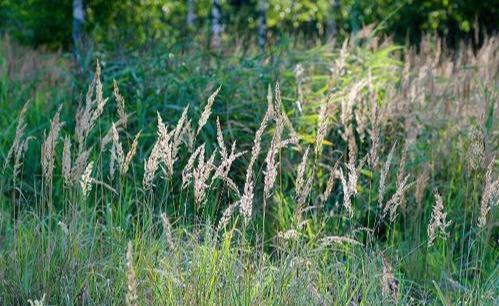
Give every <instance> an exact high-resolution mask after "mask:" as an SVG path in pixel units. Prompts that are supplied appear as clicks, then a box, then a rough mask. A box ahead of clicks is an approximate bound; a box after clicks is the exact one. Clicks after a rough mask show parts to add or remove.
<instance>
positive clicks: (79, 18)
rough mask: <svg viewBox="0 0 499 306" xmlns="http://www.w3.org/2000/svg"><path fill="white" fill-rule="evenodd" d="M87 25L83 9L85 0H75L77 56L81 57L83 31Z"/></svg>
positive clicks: (74, 36)
mask: <svg viewBox="0 0 499 306" xmlns="http://www.w3.org/2000/svg"><path fill="white" fill-rule="evenodd" d="M84 25H85V11H84V10H83V0H73V29H72V36H73V48H74V53H75V55H76V57H77V58H79V53H80V49H81V47H82V40H81V36H82V32H83V26H84Z"/></svg>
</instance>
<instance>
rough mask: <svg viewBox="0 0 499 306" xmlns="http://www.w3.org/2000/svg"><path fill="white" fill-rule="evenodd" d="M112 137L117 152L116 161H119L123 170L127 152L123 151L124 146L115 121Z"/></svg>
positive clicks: (112, 127)
mask: <svg viewBox="0 0 499 306" xmlns="http://www.w3.org/2000/svg"><path fill="white" fill-rule="evenodd" d="M111 137H112V140H113V150H114V152H115V154H116V161H117V162H118V165H119V167H120V172H121V168H122V167H123V163H124V162H125V153H124V152H123V146H122V145H121V143H120V136H119V134H118V130H117V129H116V126H115V125H114V123H113V124H112V126H111Z"/></svg>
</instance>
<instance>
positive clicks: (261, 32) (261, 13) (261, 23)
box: [258, 0, 267, 48]
mask: <svg viewBox="0 0 499 306" xmlns="http://www.w3.org/2000/svg"><path fill="white" fill-rule="evenodd" d="M266 12H267V3H266V1H265V0H258V45H259V46H260V48H264V47H265V42H266V40H267V19H266Z"/></svg>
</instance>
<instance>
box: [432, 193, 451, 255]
mask: <svg viewBox="0 0 499 306" xmlns="http://www.w3.org/2000/svg"><path fill="white" fill-rule="evenodd" d="M434 194H435V205H433V210H432V212H431V219H430V223H429V224H428V247H431V246H432V245H433V242H434V241H435V238H437V236H440V237H441V238H443V239H444V240H445V239H447V237H448V235H449V233H448V232H447V227H448V226H449V225H450V224H451V222H450V221H449V222H447V221H446V218H447V213H445V212H444V204H443V200H442V197H441V196H440V194H438V192H437V191H436V190H435V192H434Z"/></svg>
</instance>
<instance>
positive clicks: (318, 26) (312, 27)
mask: <svg viewBox="0 0 499 306" xmlns="http://www.w3.org/2000/svg"><path fill="white" fill-rule="evenodd" d="M81 3H82V5H81V7H83V4H85V6H84V10H83V11H82V14H81V16H83V17H84V18H83V20H84V24H82V27H80V23H79V22H78V23H75V26H74V27H73V30H74V31H76V32H74V31H73V33H71V30H70V29H69V27H68V24H67V21H68V20H69V18H72V13H73V10H72V6H73V5H74V4H76V7H80V5H79V1H77V0H23V1H15V0H0V31H1V32H7V31H8V32H11V33H12V34H13V36H15V37H16V38H18V39H19V40H21V41H22V42H24V43H29V44H32V45H34V46H38V45H46V46H48V47H50V48H59V47H64V48H69V47H71V45H72V42H73V41H74V38H75V35H76V36H78V35H81V34H77V33H81V32H82V31H81V30H82V29H84V31H85V32H87V33H90V35H91V37H92V38H93V40H95V41H96V42H99V43H108V44H109V45H110V46H117V47H122V46H123V45H124V44H125V45H129V46H140V45H143V44H144V43H147V42H148V41H152V40H157V39H161V38H162V39H164V38H167V39H168V41H169V42H171V41H175V40H176V39H182V37H184V36H183V35H182V34H184V33H185V31H186V30H187V29H189V28H192V29H194V28H197V29H199V28H200V27H201V28H203V27H208V26H209V27H210V31H211V32H212V42H214V43H215V44H217V42H218V44H219V42H220V39H221V30H222V25H223V27H227V28H229V29H230V32H231V33H234V34H237V36H238V37H239V36H253V37H257V38H258V41H259V43H260V44H263V43H265V40H264V39H265V38H267V35H263V33H264V32H271V33H272V32H273V33H278V32H284V33H286V32H295V33H296V32H304V33H306V34H307V35H305V37H310V35H308V34H312V35H318V36H321V35H336V36H344V35H347V34H348V33H350V32H355V31H358V30H359V29H361V28H362V27H363V26H364V25H367V24H371V23H376V24H381V23H382V24H383V31H385V32H386V33H389V34H393V35H394V37H395V38H396V39H398V40H399V41H403V40H404V39H405V37H406V36H407V34H409V36H410V37H411V39H412V41H414V42H416V41H417V40H418V37H419V36H420V35H421V32H422V31H426V32H433V31H435V32H438V33H439V34H441V35H445V36H447V37H450V38H455V39H457V38H462V37H474V40H475V41H478V40H479V38H480V36H482V37H483V33H492V32H494V31H497V16H498V15H499V12H498V8H499V0H483V1H471V0H85V3H83V2H81ZM214 4H216V5H214ZM78 14H79V13H78ZM78 14H77V15H76V16H79V15H78ZM75 20H76V19H75ZM477 29H480V30H481V32H480V33H482V34H480V33H478V34H480V35H477ZM72 36H73V37H72ZM72 38H73V39H72ZM477 38H478V39H477Z"/></svg>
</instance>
